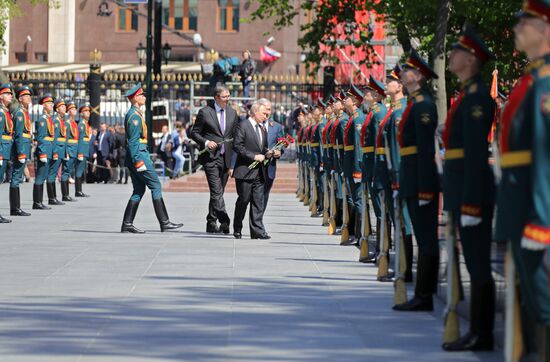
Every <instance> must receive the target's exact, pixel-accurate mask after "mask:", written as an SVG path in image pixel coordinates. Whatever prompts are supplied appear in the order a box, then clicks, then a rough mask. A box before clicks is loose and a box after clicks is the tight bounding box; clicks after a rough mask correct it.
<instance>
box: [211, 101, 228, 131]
mask: <svg viewBox="0 0 550 362" xmlns="http://www.w3.org/2000/svg"><path fill="white" fill-rule="evenodd" d="M210 115H211V116H212V117H211V118H212V123H213V125H214V127H215V128H216V129H217V130H218V131H219V132H220V135H222V137H223V133H222V129H221V128H220V122H219V121H218V115H217V114H216V106H212V107H210ZM226 116H227V115H226ZM226 128H227V127H226Z"/></svg>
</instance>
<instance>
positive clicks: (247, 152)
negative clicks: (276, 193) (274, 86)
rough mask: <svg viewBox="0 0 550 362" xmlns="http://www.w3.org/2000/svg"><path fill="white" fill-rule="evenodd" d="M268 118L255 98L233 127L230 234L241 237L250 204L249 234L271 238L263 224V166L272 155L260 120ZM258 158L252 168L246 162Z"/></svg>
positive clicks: (254, 237) (264, 172) (255, 236)
mask: <svg viewBox="0 0 550 362" xmlns="http://www.w3.org/2000/svg"><path fill="white" fill-rule="evenodd" d="M266 119H267V114H266V107H265V106H264V105H263V104H261V103H259V102H255V103H254V104H253V105H252V107H251V108H250V118H248V119H246V120H243V121H241V122H240V123H239V125H238V126H237V128H236V130H235V140H234V141H233V148H234V150H235V153H236V156H237V157H236V162H235V170H234V172H233V177H235V180H236V184H237V194H238V195H239V197H238V198H237V202H236V203H235V217H234V219H233V231H234V232H233V236H235V238H236V239H240V238H241V237H242V234H241V230H242V227H243V218H244V214H245V213H246V208H247V207H248V204H250V213H249V216H250V238H251V239H270V238H271V237H270V236H269V235H268V234H267V233H266V231H265V227H264V224H263V214H264V183H265V179H266V167H265V166H264V160H265V159H266V158H271V157H272V154H271V152H268V150H267V133H266V131H265V128H264V126H263V125H262V123H263V122H264V121H265V120H266ZM254 161H257V162H258V164H257V165H256V166H255V167H254V168H249V166H250V165H251V164H252V163H253V162H254Z"/></svg>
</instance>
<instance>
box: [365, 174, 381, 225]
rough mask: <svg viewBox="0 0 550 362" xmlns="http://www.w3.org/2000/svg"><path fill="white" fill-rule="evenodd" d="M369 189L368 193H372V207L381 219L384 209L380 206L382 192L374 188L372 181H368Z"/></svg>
mask: <svg viewBox="0 0 550 362" xmlns="http://www.w3.org/2000/svg"><path fill="white" fill-rule="evenodd" d="M367 189H368V193H369V195H370V199H371V202H372V208H373V210H374V215H375V216H376V218H377V219H378V220H380V218H381V217H382V210H381V207H380V192H378V191H376V190H375V189H374V186H373V184H372V181H369V182H368V183H367Z"/></svg>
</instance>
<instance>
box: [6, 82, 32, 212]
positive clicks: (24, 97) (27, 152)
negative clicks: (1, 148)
mask: <svg viewBox="0 0 550 362" xmlns="http://www.w3.org/2000/svg"><path fill="white" fill-rule="evenodd" d="M16 96H17V100H18V101H19V108H17V111H15V113H14V115H13V116H14V117H13V118H14V131H13V142H14V148H13V151H14V152H13V155H12V169H11V180H10V214H11V215H12V216H30V213H28V212H25V211H23V210H21V196H20V193H19V184H20V183H21V180H22V178H23V171H24V170H25V166H26V165H27V161H28V160H29V159H30V158H31V141H32V124H31V117H30V116H29V110H28V109H29V105H30V104H31V101H32V100H31V96H32V90H31V89H30V88H29V87H28V86H26V85H25V86H22V87H21V88H19V89H18V90H17V92H16Z"/></svg>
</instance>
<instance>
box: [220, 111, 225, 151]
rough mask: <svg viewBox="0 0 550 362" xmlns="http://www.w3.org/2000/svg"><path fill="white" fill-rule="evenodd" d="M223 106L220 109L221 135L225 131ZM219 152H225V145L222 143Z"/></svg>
mask: <svg viewBox="0 0 550 362" xmlns="http://www.w3.org/2000/svg"><path fill="white" fill-rule="evenodd" d="M223 114H224V113H223V108H222V109H220V129H221V131H222V135H223V134H224V133H225V117H224V115H223ZM220 152H221V154H222V155H223V154H224V153H225V145H224V144H222V147H221V149H220Z"/></svg>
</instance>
